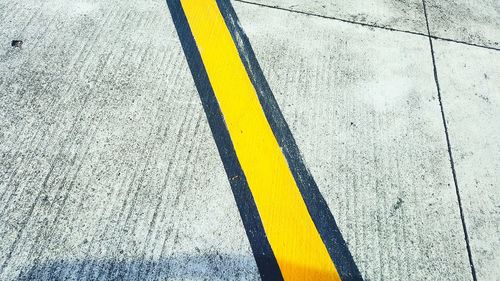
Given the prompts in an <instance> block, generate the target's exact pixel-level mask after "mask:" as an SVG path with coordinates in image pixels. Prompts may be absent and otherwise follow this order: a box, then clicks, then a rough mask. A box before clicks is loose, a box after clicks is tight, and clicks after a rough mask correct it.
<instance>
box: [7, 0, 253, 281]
mask: <svg viewBox="0 0 500 281" xmlns="http://www.w3.org/2000/svg"><path fill="white" fill-rule="evenodd" d="M0 12H1V13H2V16H0V26H1V28H0V42H1V43H0V44H1V49H0V280H5V281H8V280H166V279H168V280H185V279H191V280H255V279H258V278H259V277H258V273H257V269H256V265H255V262H254V259H253V256H252V253H251V250H250V247H249V244H248V241H247V238H246V235H245V231H244V228H243V225H242V223H241V221H240V217H239V214H238V210H237V208H236V204H235V202H234V199H233V196H232V193H231V189H230V186H229V184H228V181H227V177H226V175H225V172H224V170H223V167H222V164H221V161H220V158H219V155H218V152H217V149H216V147H215V143H214V141H213V137H212V135H211V133H210V130H209V127H208V124H207V122H206V117H205V115H204V113H203V109H202V106H201V103H200V100H199V97H198V93H197V91H196V89H195V88H194V84H193V80H192V77H191V73H190V72H189V70H188V67H187V63H186V61H185V57H184V54H183V52H182V50H181V47H180V44H179V41H178V38H177V35H176V32H175V29H174V27H173V23H172V21H171V18H170V15H169V13H168V9H167V6H166V4H165V2H164V1H162V0H158V1H153V0H151V1H150V0H144V1H93V0H83V1H57V0H51V1H32V0H30V1H25V0H23V1H10V0H9V1H0ZM13 39H21V40H23V42H24V43H23V44H22V47H21V48H18V47H12V46H11V40H13Z"/></svg>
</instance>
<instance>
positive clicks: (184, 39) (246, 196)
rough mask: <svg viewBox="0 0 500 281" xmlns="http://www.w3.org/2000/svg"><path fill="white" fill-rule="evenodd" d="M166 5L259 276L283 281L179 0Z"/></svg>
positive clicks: (169, 0) (168, 1) (168, 2)
mask: <svg viewBox="0 0 500 281" xmlns="http://www.w3.org/2000/svg"><path fill="white" fill-rule="evenodd" d="M167 5H168V8H169V10H170V14H171V16H172V20H173V22H174V25H175V28H176V30H177V34H178V36H179V39H180V41H181V45H182V49H183V50H184V54H185V55H186V59H187V62H188V65H189V68H190V69H191V73H192V75H193V79H194V82H195V85H196V88H197V90H198V93H199V95H200V99H201V102H202V104H203V108H204V110H205V114H206V115H207V119H208V123H209V125H210V129H211V130H212V134H213V137H214V139H215V143H216V144H217V148H218V150H219V154H220V156H221V159H222V163H223V165H224V169H225V170H226V173H227V176H228V178H229V183H230V185H231V189H232V191H233V195H234V198H235V200H236V204H237V206H238V210H239V212H240V216H241V220H242V222H243V225H244V227H245V231H246V234H247V236H248V240H249V242H250V246H251V247H252V252H253V255H254V257H255V262H256V263H257V267H258V269H259V273H260V276H261V278H262V280H264V281H266V280H269V281H274V280H276V281H280V280H283V277H282V276H281V272H280V270H279V267H278V263H277V261H276V258H275V257H274V253H273V251H272V249H271V246H270V245H269V242H268V240H267V236H266V233H265V231H264V227H263V226H262V222H261V219H260V216H259V212H258V211H257V206H256V205H255V201H254V199H253V196H252V193H251V192H250V188H249V187H248V183H247V180H246V178H245V175H244V174H243V170H242V169H241V166H240V163H239V161H238V158H237V157H236V152H235V151H234V147H233V144H232V142H231V138H230V136H229V131H228V130H227V127H226V124H225V122H224V118H223V116H222V113H221V110H220V108H219V104H218V102H217V99H216V97H215V95H214V92H213V89H212V86H211V84H210V81H209V79H208V75H207V72H206V70H205V66H204V65H203V62H202V59H201V55H200V53H199V51H198V48H197V47H196V42H195V40H194V38H193V34H192V33H191V29H190V28H189V24H188V22H187V19H186V16H185V14H184V11H183V9H182V6H181V3H180V1H179V0H167Z"/></svg>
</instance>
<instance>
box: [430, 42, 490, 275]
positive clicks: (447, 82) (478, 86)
mask: <svg viewBox="0 0 500 281" xmlns="http://www.w3.org/2000/svg"><path fill="white" fill-rule="evenodd" d="M434 44H435V45H434V46H435V51H436V60H437V67H438V70H439V81H440V82H441V93H442V96H443V102H444V105H445V111H446V114H447V116H448V126H449V132H450V137H451V139H452V142H451V145H452V150H453V153H454V159H455V163H456V171H457V179H458V183H459V187H460V191H461V195H462V204H463V208H464V217H465V221H466V223H467V226H468V228H469V236H470V244H471V248H472V251H473V259H474V262H475V264H476V268H477V273H478V280H500V266H499V265H500V235H499V233H500V65H499V62H500V52H497V51H490V50H484V49H479V48H473V47H464V46H457V45H456V44H452V43H447V42H439V41H438V42H434Z"/></svg>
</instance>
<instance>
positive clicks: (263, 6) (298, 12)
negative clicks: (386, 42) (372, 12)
mask: <svg viewBox="0 0 500 281" xmlns="http://www.w3.org/2000/svg"><path fill="white" fill-rule="evenodd" d="M233 1H235V2H240V3H244V4H249V5H254V6H258V7H262V8H270V9H275V10H280V11H285V12H290V13H295V14H301V15H306V16H312V17H318V18H323V19H330V20H336V21H340V22H344V23H350V24H354V25H359V26H364V27H370V28H377V29H383V30H387V31H392V32H400V33H406V34H412V35H417V36H423V37H430V38H433V39H438V40H443V41H447V42H453V43H457V44H463V45H468V46H472V47H477V48H484V49H489V50H494V51H500V48H495V47H491V46H484V45H479V44H474V43H469V42H465V41H460V40H456V39H451V38H444V37H439V36H435V35H430V33H428V34H425V33H421V32H417V31H410V30H403V29H397V28H392V27H388V26H382V25H376V24H369V23H363V22H359V21H353V20H348V19H343V18H338V17H334V16H326V15H320V14H314V13H310V12H304V11H299V10H294V9H289V8H283V7H278V6H272V5H267V4H261V3H255V2H251V1H246V0H233ZM426 20H427V19H426Z"/></svg>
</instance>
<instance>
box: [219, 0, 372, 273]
mask: <svg viewBox="0 0 500 281" xmlns="http://www.w3.org/2000/svg"><path fill="white" fill-rule="evenodd" d="M217 3H218V5H219V9H220V11H221V13H222V15H223V17H224V20H225V21H226V25H227V27H228V29H229V31H230V32H231V35H232V37H233V41H234V42H235V44H236V46H237V48H238V52H239V54H240V58H241V60H242V61H243V64H244V65H245V68H246V71H247V73H248V76H249V77H250V79H251V81H252V83H253V85H254V87H255V89H256V91H257V94H258V96H259V100H260V103H261V105H262V108H263V110H264V113H265V115H266V118H267V120H268V122H269V124H270V125H271V128H272V130H273V132H274V135H275V137H276V139H277V140H278V143H279V145H280V147H281V149H282V151H283V153H284V155H285V157H286V159H287V161H288V165H289V167H290V170H291V172H292V174H293V176H294V178H295V181H296V183H297V186H298V188H299V189H300V192H301V194H302V197H303V198H304V201H305V203H306V205H307V209H308V210H309V214H310V215H311V218H312V219H313V221H314V224H315V225H316V228H317V229H318V232H319V234H320V236H321V238H322V240H323V243H325V245H326V248H327V249H328V252H329V254H330V257H331V258H332V259H333V262H334V263H335V267H336V268H337V271H338V273H339V275H340V278H341V279H342V280H344V281H347V280H363V278H362V277H361V274H360V273H359V270H358V268H357V266H356V264H355V263H354V260H353V258H352V256H351V253H350V252H349V249H348V247H347V245H346V243H345V241H344V238H343V237H342V234H341V233H340V230H339V228H338V227H337V223H336V222H335V219H334V217H333V215H332V213H331V212H330V209H329V208H328V205H327V203H326V201H325V199H324V198H323V196H322V195H321V193H320V191H319V189H318V186H317V185H316V182H315V181H314V179H313V177H312V175H311V173H310V172H309V170H308V169H307V168H306V166H305V165H304V162H303V161H302V156H301V154H300V151H299V149H298V147H297V144H296V142H295V139H294V138H293V135H292V133H291V131H290V129H289V127H288V124H287V123H286V121H285V118H284V117H283V114H282V113H281V110H280V109H279V106H278V103H277V102H276V100H275V98H274V95H273V93H272V91H271V88H270V87H269V84H268V83H267V80H266V78H265V77H264V74H263V73H262V70H261V68H260V66H259V63H258V61H257V59H256V57H255V53H254V52H253V49H252V46H251V44H250V41H249V40H248V37H247V36H246V34H245V32H244V31H243V30H242V28H241V25H240V23H239V21H238V17H237V16H236V12H235V11H234V9H233V7H232V5H231V3H230V1H229V0H217Z"/></svg>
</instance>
